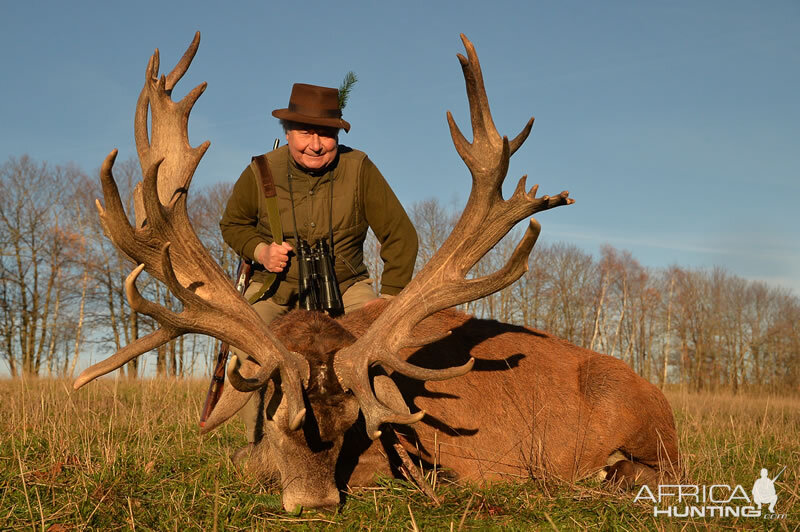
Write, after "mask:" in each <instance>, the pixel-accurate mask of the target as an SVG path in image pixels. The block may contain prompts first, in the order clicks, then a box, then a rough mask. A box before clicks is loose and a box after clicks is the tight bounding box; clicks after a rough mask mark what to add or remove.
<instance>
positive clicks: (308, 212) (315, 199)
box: [219, 145, 418, 304]
mask: <svg viewBox="0 0 800 532" xmlns="http://www.w3.org/2000/svg"><path fill="white" fill-rule="evenodd" d="M267 162H268V164H269V167H270V171H271V173H272V177H273V179H274V181H275V189H276V191H277V202H278V210H279V211H280V217H281V225H282V227H283V235H284V240H285V241H287V242H288V243H289V244H290V245H291V246H292V248H294V249H297V242H296V241H295V227H294V222H293V221H292V208H291V200H290V197H289V178H288V175H289V173H290V172H291V175H292V192H293V195H294V207H295V215H296V217H297V233H298V234H299V237H300V238H303V239H305V240H307V241H308V242H309V243H310V244H311V245H313V244H314V243H315V242H316V241H317V240H320V239H322V238H327V237H328V235H329V227H330V225H331V208H330V206H331V186H333V241H334V254H335V256H336V264H335V270H336V278H337V279H338V281H339V287H340V289H341V291H342V293H344V291H345V290H347V289H348V288H349V287H350V286H351V285H352V284H353V283H355V282H356V281H358V280H361V279H366V278H367V277H368V274H367V267H366V266H365V265H364V240H365V238H366V236H367V229H368V228H370V227H371V228H372V231H373V233H375V236H376V237H377V238H378V241H379V242H380V244H381V250H380V255H381V258H382V259H383V274H382V276H381V293H383V294H388V295H394V294H397V293H399V292H400V290H402V289H403V287H405V285H406V284H408V282H409V281H410V280H411V275H412V274H413V271H414V262H415V261H416V258H417V247H418V241H417V232H416V230H415V229H414V226H413V225H412V224H411V221H410V220H409V219H408V215H407V214H406V212H405V210H403V206H402V205H401V204H400V202H399V201H398V199H397V197H396V196H395V195H394V192H392V189H391V188H389V185H388V184H387V183H386V180H385V179H384V178H383V176H382V175H381V173H380V172H379V171H378V168H377V167H376V166H375V165H374V164H373V163H372V161H370V160H369V158H368V157H367V156H366V154H365V153H363V152H361V151H358V150H353V149H350V148H348V147H346V146H342V145H340V146H339V154H338V156H337V159H336V160H335V161H334V163H333V164H332V165H331V167H330V168H329V169H328V170H327V171H326V172H325V173H324V174H322V175H310V174H308V173H306V172H304V171H303V170H301V169H300V168H299V167H298V166H297V164H296V163H295V162H294V160H293V159H292V158H291V157H290V156H289V148H288V146H282V147H280V148H278V149H277V150H274V151H272V152H270V153H268V154H267ZM219 226H220V229H221V230H222V237H223V239H224V240H225V242H226V243H227V244H228V245H229V246H230V247H231V248H233V250H234V251H236V253H238V254H239V255H240V256H242V257H245V258H247V259H250V260H253V261H254V264H256V265H257V266H256V272H255V273H254V275H253V280H254V281H262V280H263V278H264V277H265V271H264V270H263V268H261V265H260V264H258V263H257V262H256V261H255V260H254V256H253V255H254V252H255V249H256V246H257V245H258V244H260V243H262V242H264V243H267V244H268V243H271V242H273V238H272V231H271V230H270V226H269V218H268V215H267V210H266V205H265V201H264V199H263V195H262V193H261V187H260V185H259V183H258V182H257V177H256V176H255V174H254V173H253V171H252V170H251V169H250V167H249V166H248V167H247V168H245V170H244V171H243V172H242V174H241V176H240V177H239V180H238V181H237V182H236V184H235V185H234V187H233V192H232V193H231V197H230V199H229V200H228V204H227V206H226V208H225V213H224V215H223V217H222V220H221V221H220V224H219ZM297 274H298V273H297V260H296V258H295V257H294V255H293V254H290V261H289V268H288V271H287V270H284V271H283V272H282V273H281V274H279V275H278V278H277V282H276V283H275V285H273V288H272V289H271V290H270V291H269V292H268V293H267V295H266V296H267V297H272V298H273V300H274V301H275V302H276V303H279V304H287V303H290V304H293V303H294V301H296V297H297Z"/></svg>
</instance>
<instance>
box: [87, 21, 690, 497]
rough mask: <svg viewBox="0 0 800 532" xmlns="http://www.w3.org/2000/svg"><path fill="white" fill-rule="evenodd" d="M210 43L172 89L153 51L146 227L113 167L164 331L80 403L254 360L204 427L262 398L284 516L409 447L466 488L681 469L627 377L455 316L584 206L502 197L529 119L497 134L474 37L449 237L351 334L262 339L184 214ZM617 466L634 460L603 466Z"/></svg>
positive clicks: (143, 136)
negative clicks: (465, 177)
mask: <svg viewBox="0 0 800 532" xmlns="http://www.w3.org/2000/svg"><path fill="white" fill-rule="evenodd" d="M199 40H200V36H199V33H198V34H197V35H196V36H195V39H194V41H193V42H192V44H191V45H190V46H189V49H188V50H187V51H186V53H185V54H184V56H183V58H182V59H181V60H180V62H179V63H178V65H177V66H176V67H175V68H174V69H173V70H172V72H170V73H169V74H168V75H167V76H163V75H162V76H161V77H158V70H159V56H158V51H157V50H156V52H155V54H154V55H153V56H152V58H151V59H150V62H149V63H148V66H147V71H146V76H145V85H144V88H143V89H142V93H141V95H140V97H139V102H138V105H137V110H136V118H135V131H136V146H137V150H138V153H139V159H140V161H141V164H142V168H143V172H144V180H143V182H142V183H141V184H140V186H138V187H137V189H136V198H135V202H134V203H135V210H136V213H135V214H136V222H135V224H134V226H131V225H130V224H129V222H128V219H127V217H126V215H125V212H124V209H123V206H122V202H121V201H120V198H119V193H118V191H117V187H116V183H115V181H114V178H113V176H112V172H111V169H112V165H113V163H114V158H115V157H116V150H115V151H112V152H111V153H110V154H109V156H108V157H107V158H106V160H105V161H104V163H103V165H102V169H101V180H102V184H103V195H104V197H105V208H104V207H103V206H102V205H101V204H100V202H99V201H98V202H97V208H98V211H99V212H100V217H101V219H102V222H103V227H104V228H105V231H106V233H107V234H108V236H109V238H110V239H111V240H112V241H113V242H114V244H115V245H116V246H117V247H118V248H119V249H120V250H121V251H122V252H123V253H125V254H126V255H127V256H128V257H129V258H130V259H131V260H133V261H134V263H136V264H138V265H139V266H138V267H136V268H135V269H134V270H133V272H132V273H131V274H130V275H129V276H128V279H127V280H126V284H125V288H126V292H127V295H128V300H129V302H130V304H131V306H132V307H133V308H134V309H135V310H136V311H137V312H141V313H144V314H147V315H149V316H152V317H153V318H155V319H156V320H157V321H158V322H159V323H160V325H161V327H160V328H159V329H158V330H156V331H154V332H152V333H150V334H149V335H147V336H145V337H143V338H140V339H138V340H136V341H134V342H133V343H131V344H130V345H128V346H126V347H124V348H122V349H120V350H119V351H118V352H117V353H115V354H114V355H112V356H111V357H109V358H108V359H106V360H104V361H102V362H99V363H97V364H95V365H94V366H92V367H90V368H88V369H87V370H86V371H84V372H83V373H82V374H81V375H80V377H79V378H78V379H77V381H76V382H75V388H76V389H77V388H79V387H81V386H83V385H84V384H86V383H87V382H89V381H91V380H93V379H95V378H97V377H99V376H101V375H104V374H106V373H108V372H110V371H113V370H115V369H117V368H119V367H121V366H122V365H123V364H125V363H126V362H128V361H129V360H132V359H133V358H135V357H137V356H139V355H141V354H143V353H145V352H147V351H150V350H151V349H154V348H156V347H158V346H160V345H162V344H164V343H165V342H168V341H169V340H171V339H173V338H176V337H178V336H180V335H182V334H186V333H202V334H207V335H210V336H213V337H215V338H218V339H220V340H223V341H225V342H228V343H229V344H230V345H233V346H235V347H237V348H239V349H241V350H242V351H244V352H246V353H249V354H250V355H251V356H252V357H253V358H254V359H255V360H256V361H257V362H258V364H255V363H250V362H245V363H242V362H241V361H239V360H233V361H232V362H231V363H230V364H229V368H228V375H229V377H230V381H231V384H232V386H227V387H226V388H225V392H224V393H223V396H222V399H221V400H220V403H219V404H218V405H217V407H216V409H215V410H214V412H213V414H212V416H211V418H210V419H209V420H208V421H207V423H206V425H205V427H204V429H203V430H204V431H209V430H213V429H214V428H216V427H217V426H219V425H220V424H221V423H223V422H225V421H226V420H228V419H229V418H230V417H231V416H232V415H234V414H235V413H236V412H237V411H238V410H239V409H240V408H241V407H242V406H243V405H244V404H245V403H246V402H247V401H248V400H249V398H250V396H251V394H252V393H258V394H261V395H262V396H263V398H264V409H263V425H262V429H263V437H262V439H261V440H260V442H259V443H258V444H257V445H256V447H255V448H254V450H253V453H252V456H251V458H250V460H249V465H248V468H249V469H250V470H251V471H252V472H254V473H256V474H257V475H262V476H266V475H275V476H277V477H279V478H280V481H281V485H282V488H283V492H282V496H283V505H284V507H285V508H286V509H287V510H292V509H294V508H296V507H297V505H302V506H305V507H327V506H332V505H335V504H338V502H339V500H340V489H341V488H342V487H344V486H345V485H351V486H352V485H360V484H365V483H369V482H372V481H373V479H374V477H375V475H376V473H385V474H392V473H393V472H396V471H397V469H396V467H397V462H396V461H395V459H396V458H397V454H396V451H397V450H399V452H400V453H405V452H408V453H411V454H412V455H413V456H414V457H415V458H416V459H417V460H419V461H421V462H424V463H428V464H434V463H435V464H437V465H438V466H439V467H441V468H442V469H443V471H444V472H446V473H447V474H449V475H451V476H452V477H454V478H458V479H461V480H463V481H471V482H484V481H491V480H497V479H504V480H523V479H527V478H530V477H532V476H533V477H541V476H544V475H550V476H554V477H558V478H563V479H577V478H580V477H583V476H586V475H589V474H594V473H596V472H598V471H600V470H603V469H604V468H606V469H607V470H609V471H610V472H611V473H612V474H613V476H614V477H615V478H616V479H618V480H621V481H624V482H634V481H637V480H638V481H639V482H641V481H643V480H644V481H651V480H653V479H655V478H657V477H658V476H659V475H665V474H666V475H669V474H670V473H671V471H672V469H673V468H674V467H675V466H676V464H677V460H678V449H677V437H676V433H675V426H674V421H673V416H672V411H671V409H670V407H669V405H668V404H667V401H666V399H665V398H664V396H663V395H662V394H661V392H660V391H659V390H658V389H657V388H655V387H654V386H653V385H651V384H650V383H648V382H647V381H645V380H644V379H642V378H641V377H639V376H638V375H636V374H635V373H634V372H633V371H632V370H631V369H630V368H629V367H628V366H627V365H625V364H624V363H622V362H621V361H619V360H617V359H615V358H613V357H610V356H607V355H602V354H599V353H595V352H592V351H589V350H586V349H582V348H580V347H576V346H574V345H572V344H569V343H567V342H565V341H563V340H560V339H558V338H555V337H553V336H550V335H549V334H546V333H543V332H541V331H536V330H533V329H529V328H525V327H518V326H514V325H508V324H504V323H498V322H495V321H490V320H480V319H476V318H474V317H471V316H468V315H466V314H463V313H461V312H457V311H455V310H449V309H450V307H453V306H455V305H458V304H461V303H464V302H467V301H472V300H475V299H478V298H481V297H484V296H487V295H489V294H492V293H494V292H497V291H499V290H501V289H503V288H504V287H506V286H508V285H510V284H511V283H513V282H514V281H515V280H517V279H518V278H519V277H520V276H521V275H522V274H523V273H524V272H525V271H526V270H527V263H528V256H529V254H530V252H531V250H532V248H533V245H534V243H535V242H536V239H537V237H538V235H539V230H540V226H539V223H538V222H537V221H536V220H535V219H533V218H531V219H530V224H529V226H528V229H527V231H526V233H525V235H524V236H523V238H522V240H521V241H520V242H519V244H518V245H517V247H516V249H515V251H514V253H513V254H512V257H511V258H510V260H509V261H508V263H507V264H506V265H505V266H503V267H502V268H501V269H499V270H498V271H496V272H494V273H492V274H490V275H487V276H485V277H481V278H471V277H468V273H469V271H470V269H471V268H472V267H473V266H474V265H475V264H476V263H477V262H478V260H480V258H481V257H483V256H484V255H485V254H486V253H487V252H488V251H489V250H490V249H491V248H492V247H493V246H495V245H496V244H497V243H498V242H499V241H500V239H502V238H503V236H505V235H506V234H507V233H508V231H509V230H510V229H511V228H512V227H513V226H514V225H515V224H517V223H518V222H519V221H521V220H523V219H525V218H527V217H530V216H531V215H532V214H533V213H536V212H539V211H544V210H547V209H551V208H553V207H557V206H560V205H568V204H570V203H572V202H573V200H571V199H570V198H569V197H568V193H567V192H562V193H561V194H558V195H556V196H541V197H536V192H537V186H534V187H533V188H532V189H530V190H526V185H525V177H522V179H520V181H519V184H518V185H517V188H516V190H515V192H514V194H513V195H512V196H511V197H510V198H509V199H507V200H505V199H503V197H502V192H501V187H502V183H503V181H504V179H505V176H506V172H507V170H508V163H509V159H510V157H511V155H513V154H514V152H516V151H517V149H518V148H519V147H520V146H521V145H522V143H523V142H524V141H525V139H526V138H527V136H528V134H529V133H530V131H531V127H532V126H533V118H531V119H530V120H529V121H528V123H527V124H526V126H525V127H524V128H523V130H522V132H521V133H520V134H519V135H517V136H516V137H515V138H514V139H513V140H510V141H509V140H508V138H507V137H501V136H500V135H499V134H498V132H497V130H496V128H495V126H494V122H493V121H492V116H491V113H490V111H489V104H488V99H487V97H486V92H485V89H484V85H483V76H482V73H481V68H480V64H479V63H478V57H477V55H476V53H475V49H474V47H473V46H472V43H470V42H469V41H468V40H467V39H466V38H465V37H463V36H462V40H463V42H464V46H465V47H466V50H467V57H464V56H462V55H461V54H459V55H458V58H459V61H460V62H461V66H462V68H463V71H464V78H465V80H466V86H467V97H468V99H469V108H470V115H471V119H472V129H473V141H472V142H471V143H470V142H469V141H467V139H466V138H465V137H464V136H463V135H462V133H461V132H460V130H459V129H458V127H457V126H456V124H455V122H454V120H453V117H452V115H451V114H450V113H448V115H447V120H448V123H449V125H450V131H451V134H452V137H453V142H454V143H455V147H456V150H457V151H458V153H459V155H461V157H462V159H463V160H464V162H465V163H466V165H467V167H468V168H469V170H470V172H471V173H472V190H471V193H470V196H469V199H468V201H467V205H466V207H465V208H464V211H463V213H462V215H461V218H460V219H459V221H458V223H457V224H456V226H455V228H454V229H453V231H452V233H451V234H450V236H449V237H448V239H447V240H446V241H445V243H444V244H443V245H442V247H441V248H440V249H439V250H438V252H437V253H436V254H435V255H434V257H433V258H432V259H431V260H430V262H428V264H426V265H425V267H424V268H423V269H422V271H420V273H419V274H418V275H417V276H416V277H415V278H414V279H413V280H412V281H411V283H410V284H409V285H408V286H407V287H406V288H405V290H403V291H402V292H401V293H400V294H399V295H398V296H397V297H396V298H394V299H393V300H391V302H389V303H384V304H378V305H375V306H372V307H369V308H367V309H363V310H361V311H357V312H354V313H352V314H349V315H347V316H344V317H342V318H340V319H339V320H333V319H331V318H329V317H327V316H326V315H324V314H321V313H315V312H307V311H295V312H293V313H290V314H289V315H287V316H285V317H283V318H281V319H280V320H278V321H276V322H274V323H273V325H272V326H271V327H267V326H266V325H264V324H263V323H262V322H261V320H260V319H259V317H258V316H257V315H256V313H255V311H254V310H253V309H252V308H251V307H250V306H249V305H248V304H247V303H246V301H245V300H244V299H243V298H242V297H240V296H239V295H238V293H237V292H236V291H235V290H234V287H233V285H232V283H231V281H230V280H229V279H228V277H227V276H226V275H225V273H224V272H223V271H222V270H221V269H220V267H219V266H218V265H217V264H216V263H215V262H214V260H213V259H212V258H211V256H210V254H209V253H208V251H207V250H206V249H205V248H204V247H203V245H202V244H201V243H200V241H199V239H198V238H197V236H196V235H195V233H194V230H193V229H192V227H191V225H190V223H189V218H188V216H187V213H186V197H187V192H188V188H189V184H190V181H191V178H192V175H193V173H194V171H195V169H196V167H197V165H198V163H199V161H200V158H201V157H202V156H203V154H204V153H205V151H206V149H207V148H208V146H209V143H208V142H205V143H203V144H202V145H200V146H199V147H197V148H192V147H191V146H190V145H189V141H188V132H187V124H188V119H189V113H190V111H191V108H192V106H193V105H194V103H195V102H196V101H197V99H198V98H199V96H200V94H201V93H202V92H203V90H204V89H205V84H202V85H200V86H198V87H196V88H195V89H193V90H192V91H191V92H189V94H188V95H187V96H186V97H184V98H183V99H182V100H181V101H179V102H173V101H172V99H171V92H172V88H173V87H174V85H175V83H177V81H178V80H179V79H180V78H181V77H182V76H183V74H184V73H185V72H186V70H187V69H188V67H189V64H190V63H191V61H192V59H193V57H194V54H195V53H196V51H197V47H198V45H199ZM148 110H149V113H150V115H151V117H152V118H151V127H150V132H149V133H148V123H147V118H148ZM142 270H146V271H147V272H148V273H149V274H150V275H152V276H153V277H155V278H157V279H158V280H160V281H161V282H163V283H164V284H166V285H167V286H168V287H169V289H170V291H171V292H172V294H173V295H174V296H175V297H176V298H177V299H178V300H180V301H181V303H182V304H183V310H182V311H181V312H180V313H176V312H173V311H170V310H167V309H166V308H164V307H163V306H161V305H159V304H157V303H154V302H151V301H147V300H145V299H144V298H143V297H142V296H141V295H140V293H139V292H138V290H137V288H136V278H137V277H138V275H139V274H140V273H141V271H142ZM455 377H458V378H455ZM387 426H388V427H396V428H397V432H398V433H399V443H398V441H397V440H396V439H395V438H397V436H396V435H395V432H394V431H393V430H383V431H382V430H381V428H382V427H387ZM401 446H402V447H401ZM403 449H405V451H404V450H403ZM620 455H622V456H623V457H624V459H622V460H621V461H618V462H617V463H616V464H614V465H613V466H610V467H607V464H608V462H609V459H610V458H611V457H612V456H620Z"/></svg>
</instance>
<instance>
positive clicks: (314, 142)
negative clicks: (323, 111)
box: [308, 133, 322, 151]
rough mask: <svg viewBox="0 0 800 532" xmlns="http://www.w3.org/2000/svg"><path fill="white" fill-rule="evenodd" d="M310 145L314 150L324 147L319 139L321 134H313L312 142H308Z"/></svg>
mask: <svg viewBox="0 0 800 532" xmlns="http://www.w3.org/2000/svg"><path fill="white" fill-rule="evenodd" d="M308 147H309V148H311V149H312V150H314V151H320V150H321V149H322V143H321V142H320V141H319V135H318V134H316V133H314V134H313V135H311V142H310V143H309V144H308Z"/></svg>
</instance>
